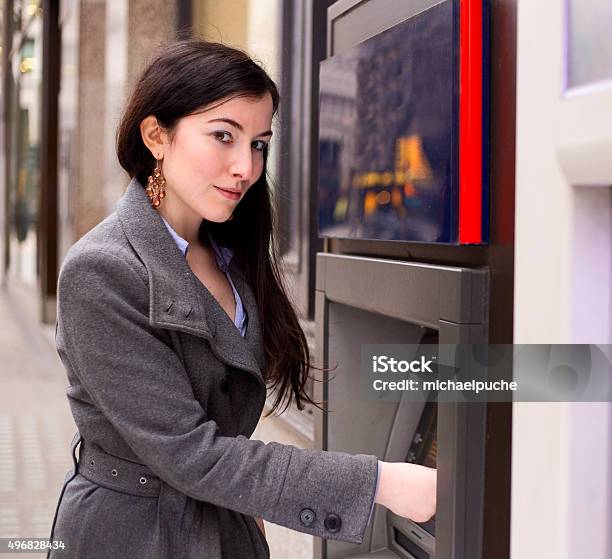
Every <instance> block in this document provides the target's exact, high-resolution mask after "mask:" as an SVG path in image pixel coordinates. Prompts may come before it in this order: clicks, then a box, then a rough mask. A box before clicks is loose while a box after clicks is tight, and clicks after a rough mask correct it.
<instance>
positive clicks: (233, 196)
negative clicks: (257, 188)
mask: <svg viewBox="0 0 612 559" xmlns="http://www.w3.org/2000/svg"><path fill="white" fill-rule="evenodd" d="M214 186H215V188H216V189H217V192H218V193H219V194H221V196H223V197H224V198H227V199H229V200H240V196H241V195H242V191H241V190H228V189H225V188H221V187H220V186H216V185H214Z"/></svg>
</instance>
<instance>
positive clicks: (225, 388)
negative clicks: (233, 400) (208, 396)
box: [219, 375, 234, 393]
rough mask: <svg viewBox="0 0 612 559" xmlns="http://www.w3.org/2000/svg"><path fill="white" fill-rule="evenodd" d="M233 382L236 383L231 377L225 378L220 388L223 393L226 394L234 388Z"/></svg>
mask: <svg viewBox="0 0 612 559" xmlns="http://www.w3.org/2000/svg"><path fill="white" fill-rule="evenodd" d="M233 382H234V379H233V378H232V377H231V376H230V375H227V376H225V377H223V380H222V381H221V385H220V387H219V388H220V389H221V392H224V393H227V392H229V391H230V390H231V388H232V383H233Z"/></svg>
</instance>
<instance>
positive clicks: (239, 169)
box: [230, 146, 254, 181]
mask: <svg viewBox="0 0 612 559" xmlns="http://www.w3.org/2000/svg"><path fill="white" fill-rule="evenodd" d="M253 168H254V165H253V152H252V149H251V147H250V146H248V148H247V149H240V150H236V151H235V157H234V159H233V161H232V165H231V168H230V171H231V173H232V176H233V177H234V178H236V179H240V180H243V181H250V180H251V177H252V175H253Z"/></svg>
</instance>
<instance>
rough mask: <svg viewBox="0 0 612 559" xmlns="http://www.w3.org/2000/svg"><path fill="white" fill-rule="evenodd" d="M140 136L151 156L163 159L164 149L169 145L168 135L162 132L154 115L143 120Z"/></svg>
mask: <svg viewBox="0 0 612 559" xmlns="http://www.w3.org/2000/svg"><path fill="white" fill-rule="evenodd" d="M140 135H141V136H142V141H143V142H144V145H145V146H147V148H148V149H149V151H150V152H151V155H153V157H154V158H156V159H163V158H164V149H165V148H166V147H167V145H168V134H167V133H166V132H164V131H163V130H162V128H161V127H160V125H159V123H158V122H157V118H155V116H154V115H149V116H147V117H145V118H144V119H143V120H142V122H141V123H140Z"/></svg>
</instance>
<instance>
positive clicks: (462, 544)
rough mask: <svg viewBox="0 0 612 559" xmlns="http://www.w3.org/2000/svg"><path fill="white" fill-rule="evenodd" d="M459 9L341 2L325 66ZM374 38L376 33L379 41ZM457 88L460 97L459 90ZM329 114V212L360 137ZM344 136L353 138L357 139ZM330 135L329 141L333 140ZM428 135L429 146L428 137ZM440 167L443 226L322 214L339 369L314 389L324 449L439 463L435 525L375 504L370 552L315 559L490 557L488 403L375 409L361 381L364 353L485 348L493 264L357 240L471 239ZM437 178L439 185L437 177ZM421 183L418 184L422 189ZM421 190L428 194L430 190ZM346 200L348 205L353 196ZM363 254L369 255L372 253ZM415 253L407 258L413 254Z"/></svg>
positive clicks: (334, 362)
mask: <svg viewBox="0 0 612 559" xmlns="http://www.w3.org/2000/svg"><path fill="white" fill-rule="evenodd" d="M468 3H472V2H471V0H469V1H466V4H468ZM459 4H460V3H459V0H442V1H440V0H410V1H408V2H402V3H398V2H394V1H393V0H365V1H364V0H340V1H338V2H336V3H335V4H333V5H332V6H331V7H330V8H329V9H328V21H327V29H328V39H327V55H328V58H330V57H332V56H334V55H336V54H339V53H342V52H345V51H348V50H350V49H351V48H353V47H354V46H355V45H356V44H359V43H360V42H362V41H364V40H367V39H369V38H371V37H373V36H376V34H382V33H384V32H385V30H387V29H389V28H391V27H392V26H393V25H395V24H397V23H400V22H402V21H406V20H408V19H409V18H411V17H414V16H420V15H421V14H423V12H424V11H425V10H429V9H432V8H433V9H435V10H436V11H437V13H440V14H444V13H448V7H449V6H452V9H453V17H457V13H458V12H457V10H458V6H459ZM483 4H484V3H483ZM392 8H393V9H392ZM444 10H447V11H446V12H445V11H444ZM338 22H340V24H339V25H337V23H338ZM368 29H374V30H376V31H375V32H373V33H370V32H369V31H368ZM324 64H325V63H324ZM485 65H486V57H485ZM330 75H331V78H330V83H328V84H325V83H323V80H324V77H323V73H322V78H321V79H322V82H321V91H323V89H324V87H326V86H329V85H330V84H331V90H332V91H336V92H338V91H339V90H338V89H337V87H342V86H338V84H335V83H331V82H332V81H333V80H334V79H335V77H334V75H333V72H332V73H331V74H330ZM344 85H346V81H345V83H344ZM456 85H457V84H456V83H455V86H456ZM453 87H454V86H453ZM328 91H329V90H328ZM453 91H454V92H455V93H456V92H457V89H456V88H455V89H454V90H453ZM343 94H344V91H343V90H340V95H343ZM321 107H322V114H321V123H320V138H321V146H322V148H321V149H322V152H321V157H322V160H321V162H320V174H321V177H320V193H321V197H320V204H323V205H324V204H326V203H329V202H330V200H331V202H334V203H335V202H336V199H334V198H333V196H332V197H331V198H330V194H329V189H330V188H331V191H332V194H333V195H334V196H335V195H337V192H338V190H337V189H338V187H339V184H340V183H339V182H337V183H335V184H334V182H333V181H334V177H333V176H332V174H333V172H336V171H338V172H339V173H344V176H345V178H346V176H347V168H346V167H347V165H346V162H344V163H343V162H342V161H340V153H339V152H338V150H339V149H349V148H350V146H351V141H352V140H351V137H350V136H351V133H350V130H351V128H350V127H346V126H345V125H344V124H340V126H341V127H342V126H345V128H344V131H341V134H344V136H343V138H334V137H333V134H334V133H335V132H334V130H333V128H334V126H336V123H338V122H340V121H339V115H338V114H334V113H333V111H325V108H324V104H323V101H322V103H321ZM451 112H452V111H451ZM456 116H457V115H453V117H452V118H453V123H456V122H457V120H456ZM326 119H328V120H327V121H326ZM349 120H350V119H349ZM453 126H454V124H453ZM453 126H451V130H450V132H449V134H450V136H448V134H447V135H446V136H445V138H446V140H449V139H450V140H451V143H450V147H449V149H450V152H449V153H448V154H447V156H448V160H449V161H454V163H453V164H455V165H456V163H457V161H456V159H457V157H458V152H459V150H458V148H457V143H458V138H459V136H458V130H457V129H456V126H455V127H453ZM355 129H356V128H353V130H355ZM346 130H349V133H348V134H346ZM330 132H331V134H332V136H329V134H330ZM330 138H331V140H330ZM423 138H424V141H425V136H423ZM484 141H486V138H483V142H484ZM414 145H417V147H419V146H421V147H422V146H425V145H426V144H425V143H421V144H419V143H418V142H417V143H416V144H414ZM446 145H447V146H448V145H449V144H446ZM334 146H336V147H334ZM338 146H340V147H338ZM413 147H414V146H413ZM483 147H485V146H484V143H483ZM332 148H333V149H332ZM351 149H352V148H351ZM419 149H420V148H419ZM323 158H327V159H325V160H324V159H323ZM383 159H384V157H383ZM387 159H389V158H388V157H387ZM417 159H418V158H417ZM372 161H377V160H376V159H372ZM386 164H388V161H387V163H385V165H386ZM326 165H328V167H326ZM449 165H450V163H449ZM368 168H369V167H368ZM334 169H335V170H334ZM382 169H383V168H382V167H381V169H374V171H373V172H372V173H365V172H364V173H362V174H361V175H360V176H357V178H355V176H354V175H350V173H351V172H352V171H348V172H349V176H350V177H351V178H350V180H351V188H350V189H349V190H350V191H351V192H349V197H350V196H353V198H352V200H355V199H358V197H356V195H355V194H354V189H353V186H356V187H357V188H361V187H362V186H363V185H364V184H366V183H367V181H368V180H370V179H371V180H382V179H381V177H383V175H384V173H383V172H382ZM432 169H433V174H432V175H431V177H433V179H432V180H433V182H432V183H431V184H433V185H434V186H435V184H442V182H444V180H446V179H449V182H448V184H446V186H444V185H443V186H444V188H442V189H441V192H443V193H444V196H446V202H445V203H446V204H448V205H449V212H450V213H449V214H445V213H444V206H443V205H442V206H427V204H429V203H430V202H432V203H433V198H428V197H427V196H428V195H427V194H425V196H424V197H423V198H422V202H421V203H424V206H423V207H426V208H430V209H431V211H429V213H427V212H425V213H423V214H422V215H423V218H424V220H425V222H427V220H429V222H430V223H433V221H431V220H432V219H433V218H434V217H436V216H438V217H439V218H440V220H439V221H438V222H437V223H438V224H439V225H438V226H437V228H436V229H432V228H431V227H430V228H429V229H426V230H422V229H421V230H420V231H417V230H412V229H405V228H402V224H401V220H398V219H396V216H393V215H390V216H386V215H385V214H380V215H381V216H382V218H383V219H382V220H381V221H379V222H370V225H368V224H367V223H364V224H361V223H360V222H359V219H357V220H355V219H354V217H355V215H357V217H358V218H359V214H358V213H355V207H354V206H352V209H351V206H350V204H349V206H346V205H344V206H342V204H341V205H339V206H338V207H340V208H341V209H342V208H345V210H346V208H347V207H348V210H346V211H347V213H346V215H347V216H348V218H352V221H350V220H346V221H345V222H342V221H340V222H339V221H337V220H336V221H333V220H335V219H336V218H337V215H338V212H337V211H336V210H337V208H335V209H334V208H333V207H332V205H329V207H324V206H323V210H322V212H321V211H320V214H319V215H320V219H321V220H322V223H321V233H322V235H323V236H326V237H328V239H329V240H328V242H327V243H326V252H324V253H319V254H318V255H317V268H316V270H317V272H316V308H315V322H316V362H317V363H318V364H322V365H323V366H324V367H325V368H326V369H327V368H329V367H333V371H332V370H328V371H327V372H324V373H323V380H324V382H323V383H315V398H316V399H317V400H318V401H321V402H324V409H325V411H324V413H321V414H320V415H319V416H318V419H317V423H316V428H315V444H316V446H317V447H318V448H322V449H325V450H333V451H344V452H350V453H365V454H375V455H377V456H378V457H379V459H381V460H385V461H391V462H400V461H414V462H421V463H425V464H426V465H433V461H434V460H435V465H436V467H437V470H438V508H437V514H436V517H435V521H434V522H429V523H425V524H416V523H414V522H411V521H408V520H406V519H403V518H400V517H397V516H396V515H394V514H392V513H391V512H390V511H387V510H386V509H384V508H382V507H379V506H376V508H375V510H374V514H373V518H372V520H371V522H370V524H369V526H368V529H367V532H366V534H365V538H364V541H363V543H362V544H361V545H359V546H355V545H353V544H346V543H343V542H339V541H334V540H329V541H325V540H321V541H320V542H319V541H318V542H317V544H316V545H315V558H316V559H335V558H340V557H354V558H366V557H378V558H380V559H397V558H398V557H399V558H402V559H434V558H435V559H481V557H482V541H483V496H484V479H485V439H486V406H485V404H482V403H469V404H465V403H440V404H438V405H431V404H422V403H415V402H408V401H405V400H402V401H400V402H399V403H397V404H390V403H388V402H376V401H372V400H367V399H365V398H364V397H363V395H362V394H361V383H360V382H359V378H358V377H357V375H358V374H359V371H360V370H361V363H360V358H361V352H360V347H361V345H362V344H420V343H427V344H441V345H442V344H458V343H478V344H481V343H486V342H487V333H488V331H489V309H488V302H489V292H490V285H489V281H490V278H489V269H488V268H487V267H486V266H480V267H477V268H469V267H465V266H463V265H439V264H436V263H435V261H432V262H431V263H423V262H419V263H417V262H411V261H404V260H401V259H390V258H385V257H382V256H377V255H372V256H359V255H358V254H359V252H360V251H359V248H358V246H359V243H368V242H370V240H374V239H381V240H393V242H395V243H403V242H406V244H409V242H415V241H416V242H419V241H421V242H428V243H446V244H447V246H448V245H449V244H450V245H452V244H457V245H459V244H462V243H463V242H464V241H462V238H461V233H460V229H459V225H460V223H459V221H460V220H459V214H458V212H459V206H458V189H457V186H458V179H459V176H458V167H457V166H455V167H454V169H455V171H453V172H451V173H450V175H444V167H443V166H442V167H439V171H440V172H439V173H438V175H436V167H435V165H432ZM396 170H397V168H396ZM400 170H401V169H400ZM366 171H367V169H366ZM330 172H331V173H332V174H330ZM436 176H439V177H441V178H440V179H439V180H438V179H436ZM445 177H446V179H445ZM482 177H483V179H484V180H483V185H484V187H486V188H487V189H488V167H487V157H486V150H483V169H482ZM451 179H452V180H451ZM436 180H438V183H436ZM453 181H454V182H453ZM418 186H419V184H418V183H417V184H416V187H417V188H416V191H417V192H418ZM421 186H427V185H425V184H424V183H422V185H421ZM325 189H328V192H327V193H325V192H323V190H325ZM334 189H336V190H334ZM421 191H422V192H425V191H424V190H423V189H421ZM334 192H335V193H334ZM347 199H349V202H350V200H351V199H350V198H347ZM423 201H424V202H423ZM479 202H480V204H481V205H480V206H479V211H481V210H482V212H483V213H482V216H481V217H482V220H481V223H480V226H479V227H481V229H480V230H479V234H480V233H481V236H480V237H479V239H480V241H477V242H481V243H484V242H486V239H487V238H488V229H487V228H488V209H489V207H488V190H486V191H485V190H483V192H482V199H480V200H479ZM451 206H452V207H451ZM398 207H399V206H398ZM320 210H321V207H320ZM334 211H335V213H334ZM351 212H352V213H351ZM407 212H408V215H416V214H414V212H413V213H411V212H412V210H411V209H410V207H408V209H407ZM364 215H365V214H364ZM436 219H437V218H436ZM362 225H363V226H362ZM398 227H399V228H398ZM377 235H380V236H377ZM385 235H386V236H385ZM428 235H429V236H428ZM334 238H339V239H343V238H352V239H355V240H354V241H353V244H352V245H350V246H351V247H353V250H354V254H346V253H342V254H334V253H333V251H334V246H338V245H335V244H334V243H332V242H330V240H331V239H334ZM355 247H356V248H355ZM458 248H460V247H458ZM453 250H454V249H453ZM395 252H397V251H395ZM364 253H365V254H367V253H370V254H371V250H370V251H365V252H364ZM421 254H422V251H421ZM432 254H433V252H432ZM406 255H407V260H410V256H409V255H410V252H409V251H408V250H407V251H406ZM458 260H459V259H458Z"/></svg>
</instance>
